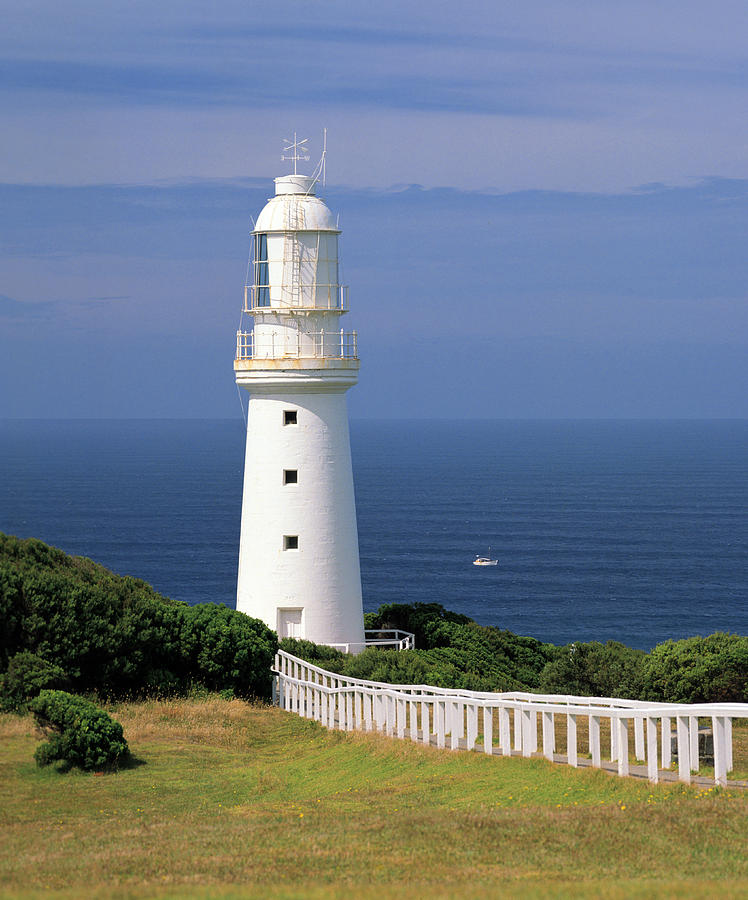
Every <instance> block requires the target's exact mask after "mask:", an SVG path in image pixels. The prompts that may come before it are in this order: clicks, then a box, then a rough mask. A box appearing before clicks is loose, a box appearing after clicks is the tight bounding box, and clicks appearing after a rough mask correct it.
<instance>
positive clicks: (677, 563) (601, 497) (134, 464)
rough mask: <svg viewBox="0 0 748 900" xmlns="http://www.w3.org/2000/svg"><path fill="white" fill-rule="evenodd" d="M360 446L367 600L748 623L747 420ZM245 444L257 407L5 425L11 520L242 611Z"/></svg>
mask: <svg viewBox="0 0 748 900" xmlns="http://www.w3.org/2000/svg"><path fill="white" fill-rule="evenodd" d="M351 445H352V453H353V463H354V478H355V483H356V501H357V508H358V525H359V541H360V548H361V577H362V583H363V593H364V609H365V610H367V611H368V610H374V609H376V608H377V607H378V606H379V605H380V604H382V603H392V602H398V603H412V602H415V601H421V602H437V603H441V604H443V605H444V606H446V607H447V608H449V609H453V610H456V611H458V612H461V613H466V614H467V615H469V616H471V617H472V618H473V619H475V620H476V621H477V622H480V623H481V624H484V625H497V626H499V627H501V628H507V629H509V630H511V631H514V632H517V633H519V634H527V635H532V636H534V637H537V638H540V639H542V640H546V641H552V642H554V643H557V644H563V643H568V642H571V641H574V640H578V641H588V640H601V641H605V640H609V639H612V640H617V641H621V642H623V643H625V644H628V645H630V646H633V647H639V648H642V649H645V650H646V649H649V648H651V647H652V646H653V645H654V644H656V643H658V642H660V641H664V640H667V639H668V638H681V637H686V636H688V635H693V634H702V635H703V634H709V633H711V632H714V631H732V632H738V633H742V634H746V633H748V421H745V420H739V421H615V420H602V421H587V420H584V421H565V420H564V421H523V420H522V421H505V420H500V421H476V420H466V421H419V420H408V421H405V420H398V421H370V420H366V421H353V422H352V423H351ZM243 450H244V424H243V422H241V420H69V421H59V420H48V421H47V420H45V421H41V420H6V421H3V422H0V465H1V466H2V479H1V481H0V531H4V532H6V533H10V534H16V535H18V536H20V537H31V536H33V537H38V538H40V539H41V540H43V541H46V542H48V543H51V544H54V545H55V546H57V547H60V548H62V549H63V550H65V551H67V552H69V553H74V554H78V555H82V556H88V557H90V558H91V559H94V560H96V561H97V562H100V563H102V564H103V565H105V566H107V567H109V568H111V569H113V570H114V571H115V572H118V573H121V574H128V575H134V576H136V577H139V578H143V579H144V580H146V581H148V582H150V583H151V584H152V585H153V586H154V587H155V588H156V589H157V590H159V591H161V592H162V593H164V594H166V595H168V596H170V597H174V598H175V599H178V600H185V601H186V602H188V603H191V604H195V603H203V602H206V601H214V602H218V603H225V604H226V605H228V606H233V605H234V599H235V588H236V567H237V555H238V544H239V521H240V513H241V491H242V466H243ZM489 547H490V548H491V553H492V555H493V556H495V557H498V559H499V565H498V566H496V567H491V568H480V567H477V566H473V565H472V560H473V558H474V557H475V555H476V554H479V553H480V554H484V553H486V552H487V551H488V548H489Z"/></svg>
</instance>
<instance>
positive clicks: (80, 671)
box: [0, 534, 277, 698]
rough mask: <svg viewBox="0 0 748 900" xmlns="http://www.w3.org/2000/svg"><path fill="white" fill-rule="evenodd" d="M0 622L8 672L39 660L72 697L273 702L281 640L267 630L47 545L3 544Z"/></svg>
mask: <svg viewBox="0 0 748 900" xmlns="http://www.w3.org/2000/svg"><path fill="white" fill-rule="evenodd" d="M0 621H2V622H3V628H2V629H0V671H2V670H3V669H5V668H7V665H8V660H9V659H10V657H12V656H14V655H15V654H16V653H19V652H21V651H30V652H31V653H34V654H36V655H37V656H40V657H42V658H43V659H46V660H48V661H49V662H50V663H52V664H54V665H56V666H59V667H60V668H61V669H62V670H63V671H64V672H65V673H66V674H67V676H68V678H69V679H70V686H71V688H72V689H74V690H76V691H79V692H85V693H89V692H95V693H97V694H99V696H103V697H125V696H143V695H154V694H174V693H182V694H183V693H186V692H187V691H189V690H191V689H192V687H193V686H195V685H203V686H205V687H207V688H209V689H210V690H223V689H231V690H233V691H234V692H235V694H236V695H237V696H242V697H245V696H257V697H260V698H268V697H269V696H270V675H269V670H270V666H271V664H272V660H273V656H274V654H275V650H276V646H277V639H276V636H275V633H274V632H272V631H271V630H270V629H269V628H267V626H266V625H265V624H264V623H262V622H260V621H258V620H257V619H252V618H250V617H249V616H246V615H244V614H243V613H240V612H236V611H235V610H232V609H228V608H227V607H225V606H221V605H217V604H205V605H204V606H197V607H190V606H188V605H187V604H186V603H179V602H177V601H174V600H170V599H168V598H167V597H162V596H161V595H160V594H158V593H157V592H156V591H154V590H153V588H151V587H150V586H149V585H148V584H146V583H145V582H144V581H140V580H138V579H136V578H128V577H120V576H118V575H115V574H113V573H112V572H110V571H109V570H108V569H105V568H104V567H103V566H99V565H97V564H96V563H94V562H92V561H91V560H90V559H84V558H82V557H76V556H68V555H67V554H65V553H63V552H62V551H61V550H57V549H55V548H54V547H49V546H47V545H46V544H44V543H42V542H41V541H37V540H33V539H32V540H19V539H18V538H14V537H9V536H7V535H3V534H0Z"/></svg>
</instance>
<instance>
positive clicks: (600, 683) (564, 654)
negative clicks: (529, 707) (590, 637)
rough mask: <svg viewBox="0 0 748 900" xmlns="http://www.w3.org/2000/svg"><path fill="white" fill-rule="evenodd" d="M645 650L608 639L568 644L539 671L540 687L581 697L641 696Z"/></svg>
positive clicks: (554, 692) (556, 692)
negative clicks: (601, 641)
mask: <svg viewBox="0 0 748 900" xmlns="http://www.w3.org/2000/svg"><path fill="white" fill-rule="evenodd" d="M645 658H646V654H645V653H644V651H643V650H634V649H632V648H631V647H626V646H624V645H623V644H619V643H618V642H617V641H608V642H607V643H605V644H601V643H599V642H598V641H590V642H589V643H580V644H569V645H568V646H566V647H562V648H560V651H559V653H558V656H557V657H556V659H554V660H551V661H550V662H548V663H546V665H545V668H544V669H543V671H542V672H541V674H540V689H541V690H542V691H543V692H544V693H548V694H576V695H577V696H583V697H627V698H629V699H637V698H638V697H640V696H641V689H642V668H643V665H644V660H645Z"/></svg>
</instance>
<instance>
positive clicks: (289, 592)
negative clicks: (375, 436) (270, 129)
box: [234, 137, 364, 650]
mask: <svg viewBox="0 0 748 900" xmlns="http://www.w3.org/2000/svg"><path fill="white" fill-rule="evenodd" d="M289 143H290V145H291V146H290V147H287V148H285V149H286V150H292V151H293V153H292V155H291V156H290V157H286V158H290V159H293V163H294V174H293V175H284V176H281V177H280V178H276V179H275V196H274V197H272V198H271V199H270V200H268V202H267V204H266V206H265V207H264V209H263V210H262V212H261V213H260V215H259V217H258V219H257V224H256V226H255V229H254V231H253V232H252V235H253V255H252V262H251V267H250V273H251V278H250V279H248V280H249V281H251V283H250V284H248V285H247V286H246V288H245V302H244V310H245V312H248V313H250V314H251V315H252V316H253V317H254V329H253V330H252V331H250V332H245V331H239V332H238V333H237V346H236V360H235V362H234V370H235V373H236V383H237V384H238V385H239V386H240V387H243V388H246V389H247V390H248V391H249V393H250V400H249V406H248V415H247V450H246V458H245V463H244V495H243V499H242V522H241V540H240V545H239V577H238V583H237V599H236V608H237V609H238V610H240V611H241V612H244V613H247V614H248V615H251V616H254V617H256V618H258V619H262V620H263V621H264V622H266V623H267V625H269V626H270V627H271V628H273V629H274V630H276V631H277V632H278V636H279V637H299V638H306V639H307V640H311V641H314V642H315V643H320V644H338V645H339V644H344V645H349V648H350V649H351V650H358V649H361V647H362V646H363V642H364V623H363V608H362V603H361V572H360V566H359V556H358V531H357V528H356V508H355V503H354V495H353V473H352V470H351V451H350V441H349V436H348V413H347V409H346V397H345V394H346V391H347V390H348V388H350V387H352V386H353V385H354V384H356V381H357V379H358V368H359V361H358V352H357V346H356V332H355V331H344V330H343V329H342V328H341V319H342V316H343V314H344V313H345V312H346V311H347V305H348V303H347V290H346V288H345V287H344V286H342V285H341V284H340V283H339V275H338V235H339V234H340V231H339V229H338V227H337V223H336V221H335V218H334V217H333V215H332V213H331V212H330V210H329V209H328V208H327V206H325V204H324V203H323V202H322V200H320V199H319V197H317V196H316V195H315V187H316V184H317V179H316V178H315V177H314V176H305V175H299V174H296V162H297V160H298V159H299V158H307V157H306V155H305V154H304V152H303V145H304V143H305V142H297V141H296V139H295V137H294V141H293V142H289ZM323 166H324V155H323V161H322V164H321V166H320V167H319V169H320V171H322V170H323Z"/></svg>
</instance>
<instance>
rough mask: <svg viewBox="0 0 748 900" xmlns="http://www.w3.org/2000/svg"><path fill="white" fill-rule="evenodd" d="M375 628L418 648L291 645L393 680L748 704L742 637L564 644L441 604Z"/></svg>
mask: <svg viewBox="0 0 748 900" xmlns="http://www.w3.org/2000/svg"><path fill="white" fill-rule="evenodd" d="M366 627H367V628H371V629H382V630H384V629H387V628H400V629H403V630H405V631H411V632H413V633H414V634H415V635H416V646H417V648H418V649H416V650H408V651H394V650H393V651H387V650H367V651H366V652H365V653H361V654H359V655H358V656H348V655H346V654H344V653H340V652H339V651H336V650H333V649H331V648H329V647H318V646H316V645H315V644H312V643H310V642H309V641H297V640H292V639H285V640H283V641H281V647H282V648H283V649H284V650H287V651H288V652H289V653H293V654H295V655H297V656H301V657H302V658H303V659H307V660H309V661H310V662H313V663H315V664H317V665H320V666H323V667H324V668H327V669H330V670H331V671H334V672H338V673H341V674H345V675H349V676H351V677H354V678H368V679H370V680H372V681H386V682H389V683H391V684H433V685H436V686H438V687H449V688H465V689H467V690H484V691H506V690H529V691H541V692H543V693H559V694H577V695H582V696H595V697H611V696H615V697H627V698H630V699H640V700H655V701H662V702H667V703H690V702H705V703H707V702H714V703H716V702H722V701H732V702H744V701H748V637H745V636H740V635H734V634H713V635H711V636H709V637H706V638H701V637H693V638H687V639H685V640H681V641H667V642H665V643H664V644H658V645H657V646H656V647H655V648H654V649H653V650H652V651H651V652H650V653H648V654H647V653H644V652H643V651H641V650H634V649H632V648H631V647H626V646H624V645H623V644H620V643H618V642H617V641H608V642H607V643H605V644H602V643H599V642H598V641H590V642H587V643H583V642H576V643H573V644H568V645H567V646H565V647H558V646H556V645H554V644H545V643H542V642H541V641H538V640H536V639H535V638H530V637H522V636H520V635H516V634H512V632H510V631H502V630H501V629H499V628H494V627H491V626H483V625H478V624H477V623H476V622H473V621H472V620H470V619H469V618H468V617H467V616H463V615H460V614H458V613H453V612H450V611H449V610H446V609H444V607H443V606H440V605H439V604H438V603H414V604H411V605H407V604H390V605H387V606H381V607H380V608H379V610H378V611H377V612H376V613H368V614H367V615H366Z"/></svg>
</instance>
